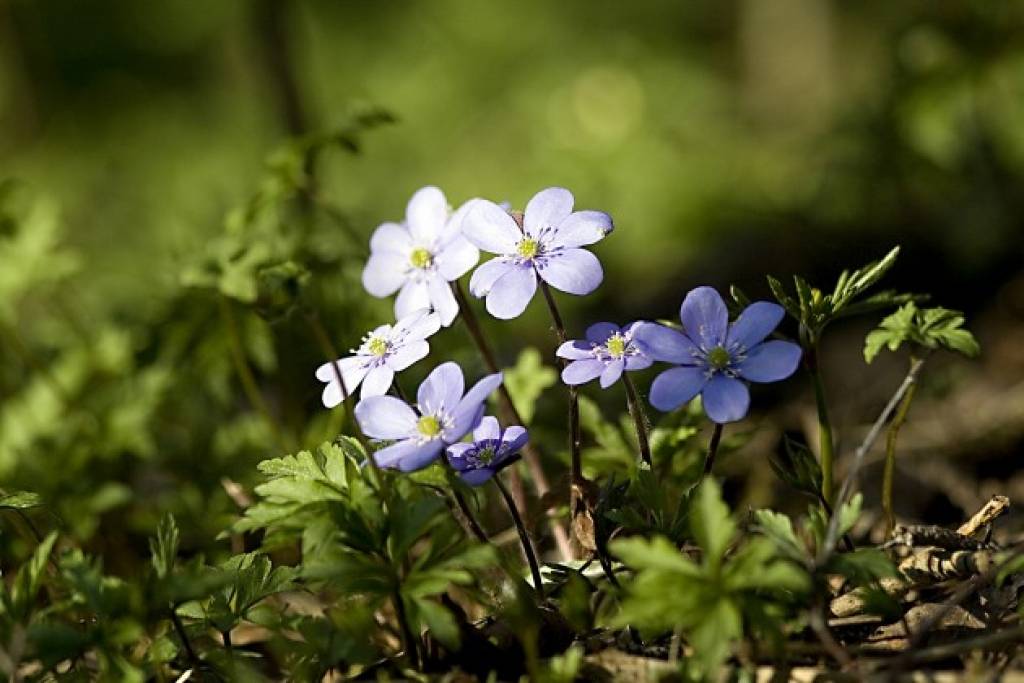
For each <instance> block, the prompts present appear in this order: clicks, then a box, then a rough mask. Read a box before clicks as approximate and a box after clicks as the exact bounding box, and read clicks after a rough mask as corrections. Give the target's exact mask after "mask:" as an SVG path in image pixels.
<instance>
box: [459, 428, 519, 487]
mask: <svg viewBox="0 0 1024 683" xmlns="http://www.w3.org/2000/svg"><path fill="white" fill-rule="evenodd" d="M529 440H530V437H529V435H528V434H527V433H526V430H525V429H524V428H522V427H520V426H519V425H515V426H512V427H507V428H506V429H502V428H501V426H500V425H499V424H498V420H497V418H494V417H492V416H490V415H488V416H487V417H485V418H484V419H482V420H480V425H479V426H478V427H477V428H476V429H474V430H473V441H472V442H470V443H461V442H460V443H454V444H452V445H451V446H449V447H448V462H449V463H451V466H452V467H453V468H454V469H455V471H456V472H458V473H459V476H460V477H461V478H462V481H464V482H466V483H467V484H469V485H470V486H480V484H483V483H484V482H486V481H487V480H488V479H490V478H491V477H493V476H494V475H495V474H497V473H498V472H500V471H501V470H502V469H503V468H504V467H507V466H508V465H511V464H512V463H513V462H515V460H513V459H512V456H514V455H515V454H516V453H518V452H519V449H521V448H522V447H523V446H525V445H526V442H527V441H529Z"/></svg>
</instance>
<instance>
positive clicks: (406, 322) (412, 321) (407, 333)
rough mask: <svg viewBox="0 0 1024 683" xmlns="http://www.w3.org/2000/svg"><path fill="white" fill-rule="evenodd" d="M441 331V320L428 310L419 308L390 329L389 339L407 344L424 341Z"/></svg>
mask: <svg viewBox="0 0 1024 683" xmlns="http://www.w3.org/2000/svg"><path fill="white" fill-rule="evenodd" d="M440 329H441V318H440V317H439V316H438V315H437V313H433V312H431V310H430V309H429V308H421V309H419V310H418V311H413V312H412V313H410V314H409V315H407V316H405V317H404V318H402V319H401V320H399V321H398V322H397V323H395V326H394V327H393V328H392V329H391V334H390V339H391V341H392V342H396V343H403V344H404V343H408V342H410V341H414V340H417V339H426V338H427V337H429V336H431V335H432V334H434V333H435V332H437V331H438V330H440Z"/></svg>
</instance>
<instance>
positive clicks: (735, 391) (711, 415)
mask: <svg viewBox="0 0 1024 683" xmlns="http://www.w3.org/2000/svg"><path fill="white" fill-rule="evenodd" d="M701 397H702V398H703V399H704V412H705V413H707V416H708V419H710V420H711V421H712V422H717V423H718V424H724V423H726V422H736V421H737V420H742V419H743V418H744V417H745V416H746V414H747V410H748V409H749V408H750V390H749V389H747V385H746V384H744V383H743V382H741V381H740V380H738V379H736V378H735V377H726V376H725V375H715V376H714V377H712V378H711V379H710V380H708V383H707V384H706V385H704V390H703V391H702V392H701Z"/></svg>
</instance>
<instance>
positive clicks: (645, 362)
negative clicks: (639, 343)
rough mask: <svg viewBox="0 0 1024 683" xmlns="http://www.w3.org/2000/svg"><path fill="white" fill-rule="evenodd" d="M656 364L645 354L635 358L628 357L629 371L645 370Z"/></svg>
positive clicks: (637, 355)
mask: <svg viewBox="0 0 1024 683" xmlns="http://www.w3.org/2000/svg"><path fill="white" fill-rule="evenodd" d="M653 364H654V360H653V359H652V358H651V357H650V356H648V355H646V354H644V353H643V352H641V353H638V354H636V355H633V356H626V369H627V370H643V369H644V368H649V367H651V365H653Z"/></svg>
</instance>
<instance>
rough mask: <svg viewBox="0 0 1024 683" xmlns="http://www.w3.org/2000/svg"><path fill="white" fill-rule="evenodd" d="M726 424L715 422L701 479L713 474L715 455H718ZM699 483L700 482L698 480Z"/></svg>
mask: <svg viewBox="0 0 1024 683" xmlns="http://www.w3.org/2000/svg"><path fill="white" fill-rule="evenodd" d="M724 428H725V425H722V424H719V423H717V422H716V423H715V429H714V431H713V432H711V440H710V441H709V442H708V454H707V455H706V456H704V471H703V472H702V473H701V475H700V478H701V481H703V480H704V477H706V476H708V475H709V474H711V468H712V467H714V466H715V456H716V455H718V444H720V443H721V442H722V430H723V429H724ZM698 483H699V482H698Z"/></svg>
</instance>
